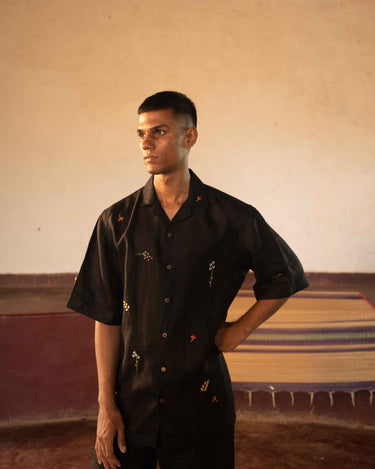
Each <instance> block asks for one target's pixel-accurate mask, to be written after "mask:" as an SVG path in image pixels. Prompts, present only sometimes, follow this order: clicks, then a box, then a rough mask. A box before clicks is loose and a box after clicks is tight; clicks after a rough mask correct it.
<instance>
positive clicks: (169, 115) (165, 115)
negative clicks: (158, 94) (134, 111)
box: [138, 109, 177, 127]
mask: <svg viewBox="0 0 375 469" xmlns="http://www.w3.org/2000/svg"><path fill="white" fill-rule="evenodd" d="M176 120H177V119H176V116H175V115H174V112H173V110H172V109H160V110H157V111H148V112H142V113H141V114H139V116H138V124H139V127H145V126H146V127H154V126H155V125H168V124H170V123H171V122H173V121H176Z"/></svg>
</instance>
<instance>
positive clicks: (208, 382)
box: [201, 379, 210, 392]
mask: <svg viewBox="0 0 375 469" xmlns="http://www.w3.org/2000/svg"><path fill="white" fill-rule="evenodd" d="M209 384H210V380H209V379H207V380H206V381H204V383H203V384H202V386H201V391H202V392H206V391H207V388H208V385H209Z"/></svg>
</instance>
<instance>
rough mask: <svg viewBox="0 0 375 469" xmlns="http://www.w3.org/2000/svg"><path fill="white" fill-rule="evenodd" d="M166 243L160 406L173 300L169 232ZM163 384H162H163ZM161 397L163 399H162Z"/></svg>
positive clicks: (171, 239)
mask: <svg viewBox="0 0 375 469" xmlns="http://www.w3.org/2000/svg"><path fill="white" fill-rule="evenodd" d="M166 237H167V243H166V245H165V248H166V251H165V264H164V265H165V274H166V275H165V284H164V288H165V289H164V294H165V296H164V297H163V303H164V305H165V306H164V307H165V312H164V331H163V330H162V332H161V338H162V342H163V343H164V346H163V347H162V354H161V357H160V359H161V363H160V365H159V366H160V368H159V369H160V375H161V380H162V383H161V389H160V391H161V396H160V397H159V404H160V405H162V406H163V405H165V397H164V393H165V386H166V382H165V381H164V380H165V379H166V376H167V368H168V341H167V338H168V337H169V331H168V329H169V327H168V324H169V320H170V312H171V308H172V304H173V301H172V298H173V292H172V291H170V285H171V282H170V275H171V271H172V264H171V263H170V258H171V248H172V244H171V243H172V241H173V233H171V232H170V231H168V232H167V235H166ZM163 383H164V384H163ZM162 396H163V397H162Z"/></svg>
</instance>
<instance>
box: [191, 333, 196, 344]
mask: <svg viewBox="0 0 375 469" xmlns="http://www.w3.org/2000/svg"><path fill="white" fill-rule="evenodd" d="M196 339H197V336H196V335H195V334H191V336H190V342H194V340H196Z"/></svg>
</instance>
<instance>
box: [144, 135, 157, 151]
mask: <svg viewBox="0 0 375 469" xmlns="http://www.w3.org/2000/svg"><path fill="white" fill-rule="evenodd" d="M153 146H154V141H153V139H152V136H151V135H149V134H146V135H145V136H144V137H143V139H142V142H141V148H142V150H150V149H151V148H153Z"/></svg>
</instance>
